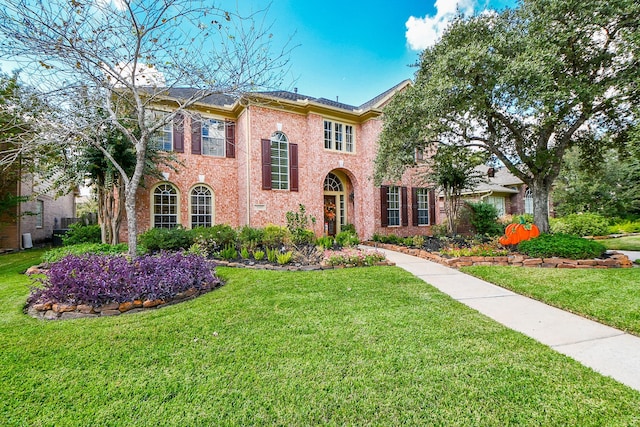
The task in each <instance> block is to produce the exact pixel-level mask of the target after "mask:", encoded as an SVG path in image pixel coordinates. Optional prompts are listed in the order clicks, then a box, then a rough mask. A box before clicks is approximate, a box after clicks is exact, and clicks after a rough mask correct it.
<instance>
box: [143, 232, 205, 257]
mask: <svg viewBox="0 0 640 427" xmlns="http://www.w3.org/2000/svg"><path fill="white" fill-rule="evenodd" d="M138 242H140V245H142V246H143V247H144V248H146V250H147V251H148V252H150V253H155V252H159V251H178V250H186V249H189V247H190V246H191V245H192V244H193V243H194V240H193V237H192V235H191V232H190V231H189V230H186V229H184V228H182V227H175V228H150V229H149V230H147V231H145V232H144V233H142V234H140V235H139V236H138ZM197 243H200V242H197Z"/></svg>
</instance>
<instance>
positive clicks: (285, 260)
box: [276, 251, 293, 265]
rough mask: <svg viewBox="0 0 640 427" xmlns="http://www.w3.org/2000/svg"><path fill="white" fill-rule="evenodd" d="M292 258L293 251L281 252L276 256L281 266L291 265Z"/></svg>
mask: <svg viewBox="0 0 640 427" xmlns="http://www.w3.org/2000/svg"><path fill="white" fill-rule="evenodd" d="M292 256H293V251H287V252H281V253H278V254H277V255H276V261H277V262H278V264H280V265H284V264H289V263H290V262H291V257H292Z"/></svg>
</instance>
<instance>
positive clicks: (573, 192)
mask: <svg viewBox="0 0 640 427" xmlns="http://www.w3.org/2000/svg"><path fill="white" fill-rule="evenodd" d="M639 187H640V159H639V158H636V157H634V156H630V155H629V154H628V153H620V152H619V151H617V150H608V151H606V152H604V153H603V154H602V156H601V158H599V159H598V160H597V161H594V159H593V156H588V157H581V156H580V153H578V152H577V151H576V150H572V151H570V152H569V153H568V154H567V155H566V156H565V163H564V165H563V167H562V170H561V172H560V176H559V177H558V180H557V181H556V185H555V186H554V188H553V201H554V203H555V204H556V212H557V213H558V214H559V215H561V216H565V215H569V214H577V213H582V212H590V213H597V214H600V215H602V216H605V217H628V216H629V215H638V214H640V191H638V188H639Z"/></svg>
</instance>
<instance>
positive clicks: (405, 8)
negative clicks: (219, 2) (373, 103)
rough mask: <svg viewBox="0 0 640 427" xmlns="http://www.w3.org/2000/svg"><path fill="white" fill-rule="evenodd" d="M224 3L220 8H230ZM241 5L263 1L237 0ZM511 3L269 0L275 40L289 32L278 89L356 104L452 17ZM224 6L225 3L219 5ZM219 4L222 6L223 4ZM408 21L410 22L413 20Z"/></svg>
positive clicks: (388, 82) (399, 70) (392, 77)
mask: <svg viewBox="0 0 640 427" xmlns="http://www.w3.org/2000/svg"><path fill="white" fill-rule="evenodd" d="M233 2H234V1H233V0H228V1H227V3H233ZM238 3H241V5H240V6H241V8H244V7H247V5H248V4H251V6H252V7H261V6H264V5H266V4H268V2H267V1H261V0H251V1H249V2H247V1H246V0H245V1H242V0H238ZM513 4H514V1H513V0H491V1H487V0H438V1H437V2H434V0H396V1H388V0H368V1H363V0H355V1H354V0H351V1H349V0H346V1H345V0H342V1H338V0H325V1H324V2H311V1H301V0H274V1H273V3H272V4H271V8H270V11H269V18H270V20H272V21H274V23H275V24H274V27H273V32H274V34H275V36H276V41H278V40H283V39H286V37H287V36H289V35H292V36H293V40H292V44H293V45H299V46H298V47H296V48H295V50H294V51H293V52H292V54H291V61H290V68H291V71H290V74H289V76H288V80H287V81H286V82H285V85H289V87H285V89H292V88H293V87H297V88H298V92H299V93H302V94H305V95H309V96H313V97H318V98H319V97H324V98H329V99H336V97H338V98H339V101H341V102H344V103H347V104H352V105H360V104H363V103H364V102H366V101H368V100H369V99H371V98H373V97H375V96H377V95H378V94H380V93H382V92H384V91H385V90H387V89H389V88H391V87H393V86H394V85H396V84H397V83H400V82H401V81H403V80H404V79H410V78H413V74H414V72H415V69H414V68H411V67H409V65H410V64H414V63H415V62H416V61H417V60H418V58H419V53H420V52H421V51H422V50H423V49H424V47H426V46H428V45H429V44H431V43H433V42H434V41H435V39H436V38H437V36H438V33H439V32H440V31H441V30H442V29H443V28H444V27H445V25H446V22H448V19H450V18H451V15H452V14H453V13H454V12H455V10H456V6H458V7H459V9H460V10H462V11H463V12H466V13H471V11H472V10H474V11H475V12H476V13H478V12H481V11H483V10H486V9H494V10H501V9H503V8H504V7H507V6H510V5H513ZM224 5H225V6H226V4H224ZM223 7H224V6H223ZM412 17H413V18H412Z"/></svg>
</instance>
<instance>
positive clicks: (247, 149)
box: [245, 105, 251, 226]
mask: <svg viewBox="0 0 640 427" xmlns="http://www.w3.org/2000/svg"><path fill="white" fill-rule="evenodd" d="M246 112H247V113H246V114H247V116H246V122H247V128H246V131H245V152H246V156H247V161H246V164H247V166H246V169H247V170H246V173H247V177H246V178H247V202H246V206H247V223H246V224H245V225H247V226H251V149H250V146H251V117H250V116H251V111H250V105H247V109H246Z"/></svg>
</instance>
